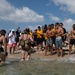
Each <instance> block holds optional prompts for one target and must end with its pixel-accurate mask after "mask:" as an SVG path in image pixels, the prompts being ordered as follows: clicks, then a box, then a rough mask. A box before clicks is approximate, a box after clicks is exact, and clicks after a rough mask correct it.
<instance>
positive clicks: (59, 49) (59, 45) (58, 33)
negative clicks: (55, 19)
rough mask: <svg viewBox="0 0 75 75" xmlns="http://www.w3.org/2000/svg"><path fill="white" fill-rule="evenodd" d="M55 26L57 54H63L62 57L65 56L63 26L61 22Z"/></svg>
mask: <svg viewBox="0 0 75 75" xmlns="http://www.w3.org/2000/svg"><path fill="white" fill-rule="evenodd" d="M55 28H56V34H55V35H56V40H55V42H56V49H57V55H58V56H59V55H61V57H62V56H63V50H62V37H61V36H62V35H63V29H62V28H61V26H60V24H59V23H56V24H55Z"/></svg>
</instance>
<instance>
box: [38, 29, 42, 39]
mask: <svg viewBox="0 0 75 75" xmlns="http://www.w3.org/2000/svg"><path fill="white" fill-rule="evenodd" d="M41 35H43V30H37V38H42V36H41Z"/></svg>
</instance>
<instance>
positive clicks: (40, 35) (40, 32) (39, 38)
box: [37, 26, 43, 50]
mask: <svg viewBox="0 0 75 75" xmlns="http://www.w3.org/2000/svg"><path fill="white" fill-rule="evenodd" d="M39 45H40V46H41V50H42V47H43V30H42V29H41V27H40V26H38V29H37V50H38V49H39Z"/></svg>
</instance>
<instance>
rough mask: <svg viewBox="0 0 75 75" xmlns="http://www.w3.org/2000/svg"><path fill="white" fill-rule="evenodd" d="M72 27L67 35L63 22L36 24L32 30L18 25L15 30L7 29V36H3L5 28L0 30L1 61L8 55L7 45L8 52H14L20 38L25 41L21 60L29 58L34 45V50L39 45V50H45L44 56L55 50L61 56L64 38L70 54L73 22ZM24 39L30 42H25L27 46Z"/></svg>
mask: <svg viewBox="0 0 75 75" xmlns="http://www.w3.org/2000/svg"><path fill="white" fill-rule="evenodd" d="M72 27H73V28H72V30H71V31H70V33H69V37H67V35H68V32H67V31H66V29H65V28H63V23H55V25H54V24H49V25H44V26H43V27H41V26H38V28H37V29H35V30H34V31H32V30H30V29H29V28H25V30H23V31H21V30H20V27H18V28H17V30H16V31H15V30H14V29H11V30H9V33H8V34H7V36H5V35H6V31H5V30H0V58H1V63H3V62H4V61H5V59H6V57H7V55H8V53H7V45H8V48H9V54H14V52H15V50H16V48H17V49H18V47H19V46H21V44H20V41H21V40H24V43H25V47H24V46H21V49H22V50H21V54H22V55H21V61H24V60H28V59H29V58H30V56H31V50H32V48H34V47H35V46H36V47H37V50H36V51H39V47H40V49H41V51H44V52H45V56H46V55H47V52H48V51H49V52H50V55H53V52H56V53H57V56H61V57H63V55H64V52H63V46H64V45H65V41H66V40H67V41H68V45H69V53H68V54H71V50H72V46H73V45H75V24H73V26H72ZM26 40H30V41H31V43H29V44H27V45H28V46H27V48H26V42H27V41H26ZM26 53H27V54H26ZM26 55H27V56H26Z"/></svg>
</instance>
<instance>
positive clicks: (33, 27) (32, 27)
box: [28, 25, 42, 31]
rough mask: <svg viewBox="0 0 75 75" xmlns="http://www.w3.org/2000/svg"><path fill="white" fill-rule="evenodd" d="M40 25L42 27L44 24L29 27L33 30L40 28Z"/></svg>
mask: <svg viewBox="0 0 75 75" xmlns="http://www.w3.org/2000/svg"><path fill="white" fill-rule="evenodd" d="M38 26H40V27H42V25H35V26H31V25H30V26H28V28H30V29H31V30H32V31H34V30H35V29H37V28H38Z"/></svg>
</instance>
